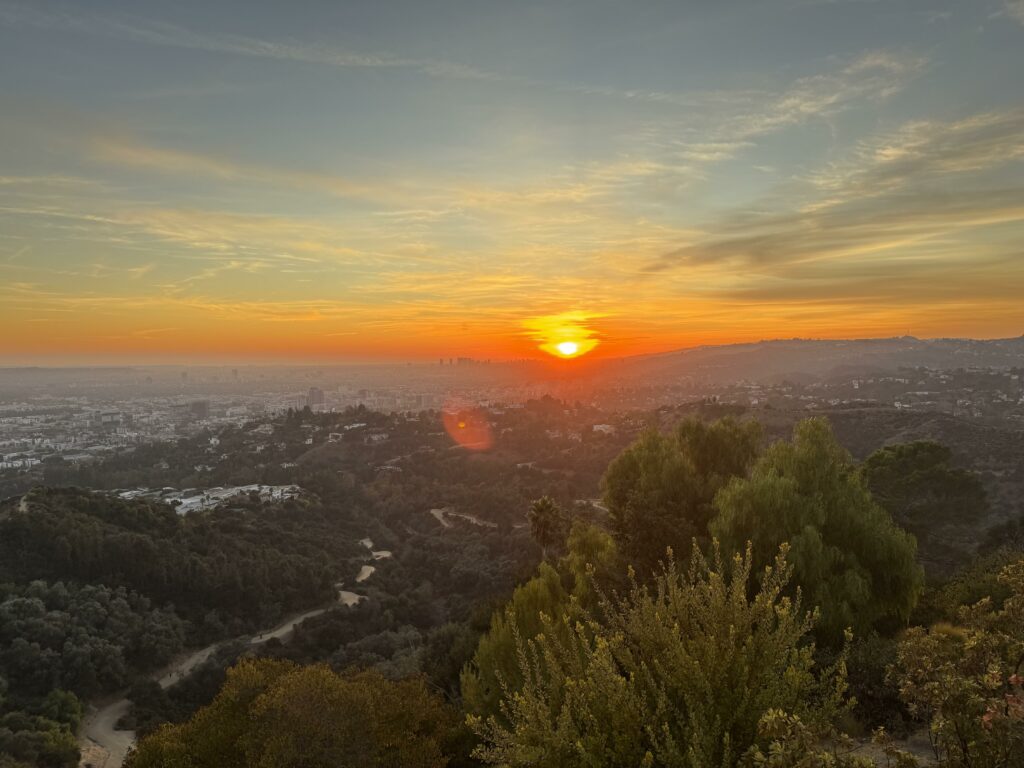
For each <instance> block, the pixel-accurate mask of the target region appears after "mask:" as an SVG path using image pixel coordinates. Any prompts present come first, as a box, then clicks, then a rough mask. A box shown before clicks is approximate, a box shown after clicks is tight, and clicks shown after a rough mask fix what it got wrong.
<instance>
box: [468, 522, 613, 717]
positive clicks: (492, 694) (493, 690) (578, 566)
mask: <svg viewBox="0 0 1024 768" xmlns="http://www.w3.org/2000/svg"><path fill="white" fill-rule="evenodd" d="M567 550H568V551H567V553H566V555H565V557H564V558H563V559H562V561H561V562H560V563H559V565H558V570H556V569H555V567H554V566H552V565H551V564H550V563H541V564H540V567H539V568H538V571H537V575H536V576H534V577H533V578H532V579H530V580H529V581H528V582H526V583H525V584H523V585H521V586H519V587H517V588H516V590H515V591H514V592H513V593H512V599H511V600H510V601H509V603H508V604H507V605H505V606H504V607H503V608H502V609H500V610H498V611H496V612H495V613H494V615H493V616H491V625H490V628H489V629H488V631H487V632H486V633H485V634H484V635H483V637H481V638H480V642H479V644H478V645H477V649H476V653H475V654H474V655H473V659H472V660H471V661H470V663H469V664H467V665H466V667H465V668H464V669H463V670H462V676H461V683H462V701H463V705H464V707H465V708H466V711H467V712H471V713H473V714H477V715H487V716H490V715H495V714H498V713H499V711H500V708H499V705H500V701H501V697H502V693H503V690H509V691H515V690H518V689H519V687H520V686H521V685H522V673H521V670H520V666H519V660H518V650H517V648H518V644H519V642H520V641H522V640H529V639H531V638H533V637H535V636H536V635H537V634H538V633H539V632H540V631H541V630H542V629H543V627H544V619H543V617H544V616H549V617H551V616H555V617H560V616H563V615H572V616H575V615H577V612H578V610H579V609H580V607H581V606H582V607H586V606H589V605H591V604H593V603H594V601H595V600H596V597H597V593H596V592H595V590H594V584H595V581H596V583H598V584H605V585H610V584H611V583H612V578H613V577H612V574H613V573H615V572H616V571H617V570H618V568H617V564H618V562H619V561H618V552H617V550H616V548H615V543H614V541H613V540H612V538H611V536H609V535H608V534H607V533H606V532H605V531H603V530H601V529H600V528H597V527H596V526H593V525H588V524H586V523H583V522H580V521H577V522H575V523H574V524H573V527H572V529H571V531H570V533H569V538H568V541H567ZM590 570H593V572H594V576H593V577H590V576H588V571H590Z"/></svg>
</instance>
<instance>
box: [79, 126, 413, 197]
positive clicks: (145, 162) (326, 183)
mask: <svg viewBox="0 0 1024 768" xmlns="http://www.w3.org/2000/svg"><path fill="white" fill-rule="evenodd" d="M90 152H91V156H92V158H93V159H94V160H97V161H100V162H106V163H113V164H116V165H121V166H126V167H132V168H145V169H150V170H154V171H158V172H160V173H166V174H174V175H186V176H205V177H207V178H213V179H222V180H225V181H235V182H238V181H245V182H252V183H258V184H270V185H274V186H278V187H281V186H284V187H293V188H296V189H304V190H309V189H314V190H318V191H321V192H326V193H327V194H330V195H334V196H337V197H345V198H351V199H359V200H369V201H375V202H394V201H395V200H396V199H398V198H399V197H400V196H399V195H398V193H397V187H398V185H394V186H390V185H387V184H365V183H360V182H354V181H351V180H348V179H345V178H342V177H340V176H336V175H332V174H325V173H314V172H310V171H294V170H287V169H280V168H272V167H268V166H262V165H258V164H246V163H239V162H235V161H233V160H230V159H227V158H222V157H216V156H213V155H209V154H203V153H199V152H189V151H186V150H177V149H166V148H162V147H154V146H151V145H147V144H144V143H141V142H138V141H133V140H130V139H110V138H98V139H95V140H94V141H93V142H92V143H91V147H90Z"/></svg>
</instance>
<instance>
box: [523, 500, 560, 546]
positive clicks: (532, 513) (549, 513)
mask: <svg viewBox="0 0 1024 768" xmlns="http://www.w3.org/2000/svg"><path fill="white" fill-rule="evenodd" d="M526 519H527V522H529V523H530V533H531V535H532V536H533V539H534V541H536V542H537V544H539V545H540V548H541V558H542V559H544V560H547V559H548V550H550V549H555V548H557V547H558V546H559V545H560V544H562V543H564V541H565V536H566V534H567V533H568V528H569V520H568V517H567V516H566V514H565V511H564V510H563V509H562V508H561V507H559V506H558V503H557V502H556V501H555V500H554V499H552V498H551V497H550V496H541V497H540V498H539V499H537V500H536V501H534V502H533V503H532V504H531V505H530V509H529V511H528V512H527V513H526Z"/></svg>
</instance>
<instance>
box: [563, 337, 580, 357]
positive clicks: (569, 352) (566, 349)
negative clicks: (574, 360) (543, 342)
mask: <svg viewBox="0 0 1024 768" xmlns="http://www.w3.org/2000/svg"><path fill="white" fill-rule="evenodd" d="M579 351H580V345H579V344H577V343H576V342H575V341H563V342H561V343H560V344H559V345H558V354H560V355H562V356H563V357H572V356H573V355H575V354H576V353H577V352H579Z"/></svg>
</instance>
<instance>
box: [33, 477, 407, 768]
mask: <svg viewBox="0 0 1024 768" xmlns="http://www.w3.org/2000/svg"><path fill="white" fill-rule="evenodd" d="M26 496H27V494H26ZM22 506H24V507H25V508H26V509H27V507H28V504H27V501H26V498H25V497H22V499H21V501H20V502H19V508H20V507H22ZM359 543H360V544H362V545H363V546H364V547H366V548H367V549H368V550H370V554H371V557H372V558H373V559H375V560H381V559H385V558H388V557H391V552H389V551H387V550H380V551H378V552H374V551H373V541H371V540H370V539H368V538H367V539H362V540H361V541H360V542H359ZM375 570H376V568H375V567H374V566H372V565H364V566H363V567H362V569H361V570H360V571H359V575H358V576H356V581H357V582H362V581H365V580H366V579H368V578H370V576H372V575H373V572H374V571H375ZM338 586H339V587H340V586H342V585H340V584H339V585H338ZM362 599H363V595H357V594H355V593H354V592H346V591H344V590H340V591H339V592H338V602H339V603H341V604H342V605H345V606H349V607H351V606H353V605H355V604H357V603H358V602H359V601H360V600H362ZM325 611H327V608H314V609H313V610H311V611H306V612H305V613H300V614H298V615H297V616H293V617H291V618H290V619H287V620H286V621H284V622H283V623H282V624H280V625H278V626H276V627H273V628H271V629H266V630H263V631H262V632H259V633H257V634H255V635H252V636H251V637H250V638H249V645H250V646H254V645H262V644H263V643H266V642H267V641H269V640H271V639H275V638H276V639H278V640H284V639H285V638H286V637H288V636H289V635H291V633H292V632H294V631H295V627H297V626H298V625H299V624H301V623H302V622H304V621H305V620H306V619H311V618H313V617H314V616H319V615H320V614H321V613H324V612H325ZM226 642H227V641H222V642H219V643H213V644H212V645H208V646H206V647H205V648H200V649H199V650H197V651H193V652H191V653H189V654H187V655H185V656H182V657H181V658H179V659H176V660H175V661H174V662H172V663H171V665H170V666H169V667H167V668H166V669H164V670H161V671H159V672H156V673H154V674H153V675H152V679H153V680H155V681H156V682H157V684H158V685H159V686H160V687H161V688H169V687H171V686H172V685H174V684H175V683H178V682H180V681H181V680H183V679H185V678H186V677H188V676H189V675H190V674H191V673H192V672H193V671H194V670H195V669H196V667H198V666H199V665H200V664H202V663H203V662H204V661H206V660H207V659H208V658H210V656H212V655H213V653H214V651H216V650H217V649H218V648H220V647H221V646H222V645H224V644H225V643H226ZM97 704H98V708H97V709H96V710H95V711H93V712H91V713H90V714H88V715H86V717H85V719H84V720H83V721H82V730H81V736H80V738H79V745H80V746H81V747H82V762H81V763H80V765H81V766H83V767H84V766H92V768H121V766H122V765H123V764H124V760H125V757H126V756H127V755H128V750H129V749H131V748H132V746H133V745H134V744H135V731H121V730H118V729H117V723H118V721H119V720H120V719H121V718H122V717H124V716H125V715H126V714H128V711H129V709H130V708H131V702H130V701H129V700H128V698H126V697H125V696H123V695H122V696H120V698H117V699H116V700H112V701H107V702H106V703H103V702H97ZM97 747H98V748H99V749H98V750H97V749H96V748H97ZM97 752H99V753H100V754H97Z"/></svg>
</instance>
